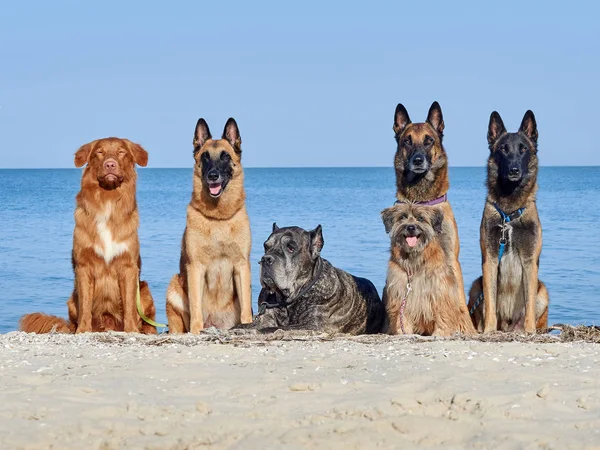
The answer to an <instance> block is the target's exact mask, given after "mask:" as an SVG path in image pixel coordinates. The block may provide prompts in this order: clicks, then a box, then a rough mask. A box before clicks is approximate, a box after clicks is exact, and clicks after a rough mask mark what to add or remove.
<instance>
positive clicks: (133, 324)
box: [21, 138, 156, 333]
mask: <svg viewBox="0 0 600 450" xmlns="http://www.w3.org/2000/svg"><path fill="white" fill-rule="evenodd" d="M147 163H148V153H146V151H145V150H144V149H143V148H142V147H141V146H139V145H138V144H134V143H133V142H131V141H128V140H127V139H118V138H106V139H99V140H97V141H93V142H90V143H89V144H85V145H84V146H82V147H81V148H80V149H79V150H77V153H75V166H76V167H82V166H84V165H86V164H87V166H86V168H85V169H84V171H83V176H82V178H81V190H80V191H79V193H78V194H77V199H76V200H77V208H76V209H75V231H74V232H73V254H72V256H73V271H74V273H75V289H74V290H73V295H71V298H70V299H69V301H68V302H67V306H68V310H69V322H67V321H65V320H64V319H61V318H59V317H54V316H48V315H46V314H42V313H34V314H28V315H26V316H23V318H22V319H21V330H22V331H27V332H36V333H48V332H50V331H52V330H54V331H58V332H64V333H69V332H76V333H84V332H86V331H109V330H113V331H126V332H140V331H141V332H143V333H156V328H154V327H153V326H152V325H149V324H147V323H145V322H143V321H142V319H141V318H140V317H139V315H138V312H137V308H136V297H137V291H138V283H139V290H140V300H141V305H142V309H143V311H144V314H145V315H146V316H147V317H149V318H151V319H154V316H155V312H156V311H155V308H154V301H153V300H152V295H151V294H150V289H149V288H148V285H147V284H146V282H144V281H140V280H139V276H140V271H141V265H142V260H141V258H140V243H139V239H138V225H139V215H138V210H137V203H136V198H135V197H136V180H137V175H136V172H135V164H139V165H140V166H145V165H146V164H147Z"/></svg>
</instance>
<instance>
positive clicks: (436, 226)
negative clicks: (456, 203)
mask: <svg viewBox="0 0 600 450" xmlns="http://www.w3.org/2000/svg"><path fill="white" fill-rule="evenodd" d="M443 225H444V213H443V212H442V210H441V208H440V209H436V210H435V212H434V213H433V218H432V219H431V227H432V228H433V231H435V232H436V233H437V234H440V233H441V232H442V229H443Z"/></svg>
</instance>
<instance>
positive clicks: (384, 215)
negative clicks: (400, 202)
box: [381, 208, 396, 234]
mask: <svg viewBox="0 0 600 450" xmlns="http://www.w3.org/2000/svg"><path fill="white" fill-rule="evenodd" d="M381 219H382V220H383V226H384V227H385V232H386V233H388V234H389V233H390V231H392V227H393V226H394V220H395V219H396V214H395V213H394V208H386V209H384V210H383V211H381Z"/></svg>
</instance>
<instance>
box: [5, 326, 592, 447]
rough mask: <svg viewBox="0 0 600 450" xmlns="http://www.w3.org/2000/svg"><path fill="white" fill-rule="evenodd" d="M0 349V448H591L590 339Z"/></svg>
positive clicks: (14, 340)
mask: <svg viewBox="0 0 600 450" xmlns="http://www.w3.org/2000/svg"><path fill="white" fill-rule="evenodd" d="M504 340H509V339H507V338H506V337H505V338H504ZM0 348H1V358H0V375H1V378H2V386H1V387H0V394H1V398H2V402H0V449H2V450H5V449H21V448H22V449H48V448H60V449H82V448H86V449H87V448H89V449H113V448H132V449H133V448H136V449H141V448H143V449H195V448H205V447H214V448H345V449H349V448H374V447H381V448H412V447H425V448H478V449H509V448H515V449H521V448H527V449H534V448H535V449H538V448H543V449H546V448H556V449H558V448H560V449H564V448H578V449H581V448H600V364H599V363H600V346H599V345H597V344H594V343H589V342H588V343H586V342H581V341H574V342H560V339H559V338H552V337H547V336H546V337H542V336H536V337H534V338H528V337H525V336H522V337H517V341H509V342H482V341H477V340H472V341H465V340H460V339H458V340H452V339H446V340H440V339H431V338H417V337H388V336H372V337H369V336H363V337H348V336H338V337H332V336H326V335H318V334H312V335H308V334H306V333H304V334H303V333H282V332H277V333H275V334H274V335H269V336H264V335H250V336H248V335H244V336H240V335H236V334H232V333H229V332H217V331H215V330H208V332H206V333H205V334H203V335H200V336H180V337H170V336H167V335H159V336H156V337H148V336H142V335H124V334H120V333H110V334H104V335H100V334H88V335H78V336H73V335H57V334H52V335H41V336H40V335H27V334H25V333H19V332H12V333H8V334H4V335H0Z"/></svg>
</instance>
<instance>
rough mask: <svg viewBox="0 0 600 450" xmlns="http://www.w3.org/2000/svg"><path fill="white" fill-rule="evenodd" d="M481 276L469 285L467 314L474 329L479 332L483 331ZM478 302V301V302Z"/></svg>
mask: <svg viewBox="0 0 600 450" xmlns="http://www.w3.org/2000/svg"><path fill="white" fill-rule="evenodd" d="M482 295H483V277H479V278H477V279H476V280H475V281H473V284H472V285H471V290H470V291H469V304H468V306H467V307H468V308H469V315H470V316H471V321H472V322H473V326H474V327H475V329H476V330H477V331H478V332H479V333H481V332H483V313H484V311H483V310H484V307H483V300H482V299H483V297H482ZM478 302H479V303H478Z"/></svg>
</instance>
